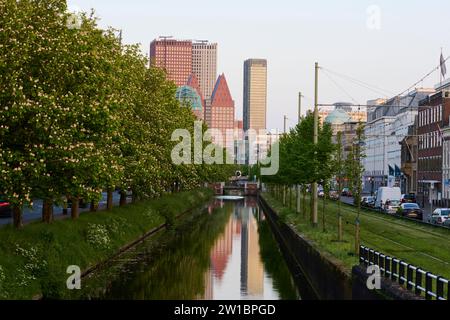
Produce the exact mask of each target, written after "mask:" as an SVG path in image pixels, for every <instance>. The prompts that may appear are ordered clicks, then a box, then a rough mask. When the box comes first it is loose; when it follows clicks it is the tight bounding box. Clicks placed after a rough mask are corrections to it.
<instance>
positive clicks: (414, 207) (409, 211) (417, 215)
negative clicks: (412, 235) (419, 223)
mask: <svg viewBox="0 0 450 320" xmlns="http://www.w3.org/2000/svg"><path fill="white" fill-rule="evenodd" d="M397 214H398V215H400V216H402V217H407V218H411V219H417V220H422V219H423V210H422V209H421V208H420V207H419V205H418V204H417V203H402V204H401V205H400V207H399V208H398V209H397Z"/></svg>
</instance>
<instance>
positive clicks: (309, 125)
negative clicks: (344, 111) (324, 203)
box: [264, 114, 335, 185]
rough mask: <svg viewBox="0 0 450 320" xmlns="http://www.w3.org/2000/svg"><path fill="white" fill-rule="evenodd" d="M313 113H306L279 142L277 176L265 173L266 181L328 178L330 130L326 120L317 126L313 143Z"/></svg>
mask: <svg viewBox="0 0 450 320" xmlns="http://www.w3.org/2000/svg"><path fill="white" fill-rule="evenodd" d="M313 136H314V117H313V115H312V114H309V115H307V116H306V117H305V118H304V119H303V120H302V121H301V122H300V124H298V125H297V126H296V127H295V128H294V129H292V130H291V131H290V132H289V133H288V134H285V135H283V136H282V137H281V138H280V140H279V142H278V144H279V150H280V155H279V157H280V170H279V172H278V174H277V175H276V176H269V177H264V180H265V181H266V182H271V183H277V184H283V185H294V184H301V185H307V184H309V183H312V182H321V181H327V180H329V179H330V178H331V177H332V176H333V173H334V166H333V161H332V160H333V153H334V151H335V146H334V144H333V143H332V140H331V137H332V131H331V128H330V126H329V125H328V124H325V125H324V126H323V127H320V128H319V139H318V143H317V145H315V144H314V140H313Z"/></svg>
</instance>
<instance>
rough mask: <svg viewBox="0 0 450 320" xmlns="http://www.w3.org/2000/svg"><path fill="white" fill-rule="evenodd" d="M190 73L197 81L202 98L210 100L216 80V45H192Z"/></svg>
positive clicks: (203, 43)
mask: <svg viewBox="0 0 450 320" xmlns="http://www.w3.org/2000/svg"><path fill="white" fill-rule="evenodd" d="M192 72H193V73H194V74H195V75H196V77H197V79H198V82H199V87H200V91H201V93H202V96H203V97H205V98H210V97H211V94H212V92H213V90H214V84H215V81H216V79H217V43H209V42H208V41H199V42H194V43H192Z"/></svg>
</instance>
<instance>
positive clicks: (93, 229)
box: [0, 189, 212, 299]
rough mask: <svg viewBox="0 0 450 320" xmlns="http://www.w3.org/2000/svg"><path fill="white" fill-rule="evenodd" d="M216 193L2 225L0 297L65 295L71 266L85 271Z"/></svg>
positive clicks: (198, 192)
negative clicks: (16, 227)
mask: <svg viewBox="0 0 450 320" xmlns="http://www.w3.org/2000/svg"><path fill="white" fill-rule="evenodd" d="M211 197H212V192H211V191H210V190H207V189H202V190H196V191H190V192H183V193H178V194H172V195H167V196H164V197H162V198H159V199H154V200H148V201H142V202H139V203H135V204H130V205H127V206H125V207H116V208H114V209H113V210H112V211H101V212H97V213H84V214H81V216H80V218H79V219H78V220H76V221H72V220H70V219H65V220H58V221H55V222H53V223H52V224H50V225H48V224H43V223H41V222H35V223H31V224H29V225H26V226H25V227H24V228H23V229H22V230H14V229H13V228H12V227H10V226H8V227H4V228H1V229H0V299H31V298H32V297H33V296H35V295H37V294H40V295H42V296H44V297H52V298H63V297H64V291H66V290H67V289H65V288H66V279H67V278H68V277H69V274H67V273H66V270H67V267H68V266H70V265H77V266H79V267H80V268H81V270H86V269H87V268H89V267H91V266H93V265H95V264H97V263H99V262H101V261H103V260H105V259H107V258H108V257H110V256H112V255H113V254H114V253H116V252H117V251H118V250H119V249H120V248H121V247H123V246H125V245H126V244H128V243H130V242H132V241H133V240H135V239H137V238H139V237H140V236H142V235H144V234H145V233H147V232H148V231H150V230H151V229H153V228H155V227H157V226H159V225H161V224H163V223H164V222H166V221H171V220H173V219H174V217H175V216H176V215H178V214H180V213H182V212H184V211H186V210H188V209H191V208H193V207H196V206H199V205H201V204H202V203H204V202H205V201H207V200H208V199H209V198H211Z"/></svg>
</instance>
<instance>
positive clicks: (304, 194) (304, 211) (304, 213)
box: [302, 186, 307, 219]
mask: <svg viewBox="0 0 450 320" xmlns="http://www.w3.org/2000/svg"><path fill="white" fill-rule="evenodd" d="M302 192H303V219H306V208H307V205H306V190H305V187H304V186H303V190H302Z"/></svg>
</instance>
